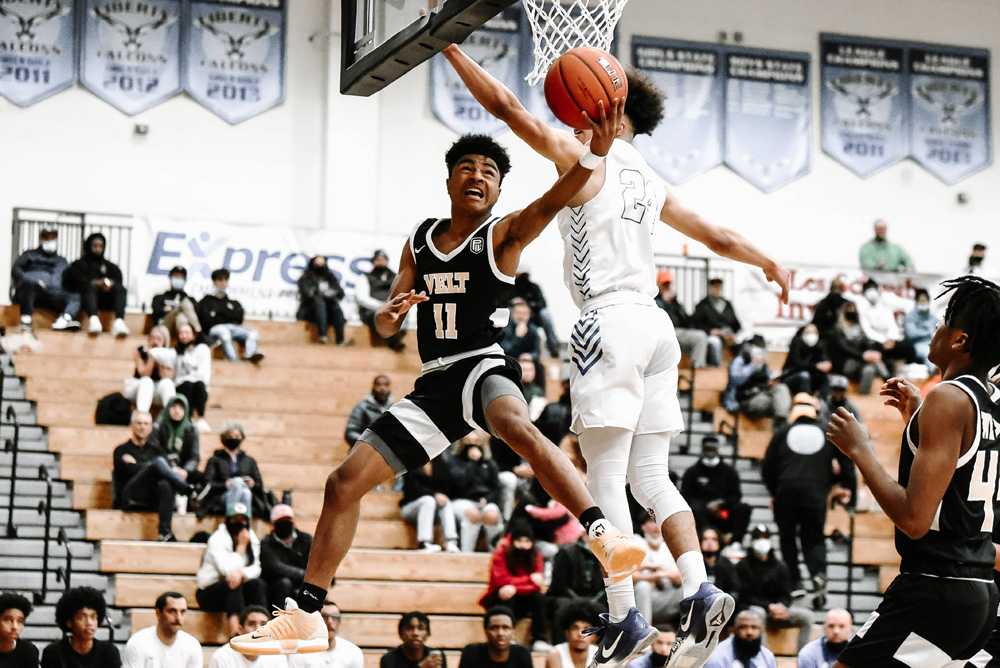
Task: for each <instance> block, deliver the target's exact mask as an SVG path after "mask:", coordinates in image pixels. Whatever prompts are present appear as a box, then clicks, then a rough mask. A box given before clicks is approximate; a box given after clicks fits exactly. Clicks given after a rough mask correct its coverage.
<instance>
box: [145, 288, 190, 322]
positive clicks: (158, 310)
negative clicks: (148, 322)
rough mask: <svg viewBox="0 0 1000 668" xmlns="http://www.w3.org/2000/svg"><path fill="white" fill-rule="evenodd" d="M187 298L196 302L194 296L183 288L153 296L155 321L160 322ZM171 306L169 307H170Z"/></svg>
mask: <svg viewBox="0 0 1000 668" xmlns="http://www.w3.org/2000/svg"><path fill="white" fill-rule="evenodd" d="M185 299H189V300H191V302H192V303H194V297H192V296H191V295H189V294H188V293H186V292H184V291H183V290H167V291H166V292H161V293H160V294H158V295H154V296H153V322H160V321H162V320H163V318H165V317H166V315H167V314H168V313H170V312H171V311H173V310H174V309H176V308H177V307H178V306H180V303H181V302H182V301H184V300H185ZM168 307H169V308H168Z"/></svg>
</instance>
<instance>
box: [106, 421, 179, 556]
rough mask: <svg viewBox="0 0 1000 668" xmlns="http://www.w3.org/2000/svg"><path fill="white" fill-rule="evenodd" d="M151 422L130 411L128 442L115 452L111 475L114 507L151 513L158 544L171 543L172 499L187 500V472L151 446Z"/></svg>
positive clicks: (163, 452)
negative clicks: (153, 511) (183, 498)
mask: <svg viewBox="0 0 1000 668" xmlns="http://www.w3.org/2000/svg"><path fill="white" fill-rule="evenodd" d="M152 431H153V418H152V416H150V414H149V413H143V412H141V411H134V412H133V413H132V419H131V421H130V422H129V440H127V441H125V442H124V443H122V444H121V445H119V446H118V447H117V448H115V451H114V455H113V460H112V461H113V470H112V474H111V481H112V490H113V496H114V500H115V505H116V506H117V507H119V508H121V509H122V510H126V511H143V510H155V511H156V512H157V515H158V517H159V524H158V526H159V538H158V539H157V540H159V541H161V542H171V543H172V542H174V541H176V540H177V539H176V538H175V537H174V532H173V531H172V530H171V523H172V522H173V517H174V506H175V504H176V499H175V497H176V495H178V494H180V495H182V496H189V495H190V494H191V486H190V485H189V484H188V483H187V482H185V478H186V477H187V471H185V470H184V469H182V468H181V467H179V466H177V465H176V464H171V463H170V461H169V460H168V458H167V453H166V452H165V451H164V450H163V449H162V448H160V446H158V445H156V444H155V443H151V442H149V441H150V438H149V437H150V434H151V433H152Z"/></svg>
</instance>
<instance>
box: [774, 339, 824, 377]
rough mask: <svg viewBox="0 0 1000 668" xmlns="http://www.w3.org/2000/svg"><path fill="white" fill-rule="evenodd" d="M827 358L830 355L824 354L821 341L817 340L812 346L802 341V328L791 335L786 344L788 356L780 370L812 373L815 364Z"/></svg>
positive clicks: (814, 369) (815, 370) (814, 371)
mask: <svg viewBox="0 0 1000 668" xmlns="http://www.w3.org/2000/svg"><path fill="white" fill-rule="evenodd" d="M829 360H830V357H829V356H828V355H827V354H826V345H825V344H824V343H823V341H819V342H818V343H817V344H816V345H814V346H812V347H809V346H807V345H806V344H805V343H804V342H803V341H802V330H801V329H800V330H799V331H798V332H796V333H795V336H794V337H792V341H791V343H789V344H788V356H787V357H786V358H785V366H784V367H783V368H782V371H783V372H784V373H786V374H788V373H798V372H802V371H805V372H806V373H809V374H814V373H816V372H817V369H816V365H817V364H819V363H820V362H827V361H829Z"/></svg>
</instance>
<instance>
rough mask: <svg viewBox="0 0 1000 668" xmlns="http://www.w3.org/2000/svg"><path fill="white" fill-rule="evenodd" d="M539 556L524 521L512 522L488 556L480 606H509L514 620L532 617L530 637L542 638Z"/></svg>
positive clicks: (542, 578) (543, 628) (529, 528)
mask: <svg viewBox="0 0 1000 668" xmlns="http://www.w3.org/2000/svg"><path fill="white" fill-rule="evenodd" d="M543 568H544V566H543V562H542V555H541V553H540V552H539V551H538V550H537V549H536V547H535V535H534V533H532V531H531V527H529V526H528V525H527V524H526V523H523V522H515V523H514V525H513V526H511V528H510V532H509V533H508V534H507V535H506V536H504V537H503V538H502V539H501V540H500V542H499V543H497V547H496V549H495V550H494V551H493V556H492V557H491V558H490V579H489V583H488V584H487V585H486V592H485V593H484V594H483V595H482V597H481V598H480V599H479V605H481V606H483V608H486V609H489V608H492V607H493V606H496V605H502V606H506V607H508V608H510V609H511V610H512V611H513V612H514V617H515V622H516V621H517V620H518V619H523V618H524V617H531V637H532V638H533V639H534V640H535V641H543V642H544V639H545V637H546V636H545V605H544V602H545V600H544V598H543V597H542V585H543V584H544V582H545V580H544V577H543V575H542V573H543Z"/></svg>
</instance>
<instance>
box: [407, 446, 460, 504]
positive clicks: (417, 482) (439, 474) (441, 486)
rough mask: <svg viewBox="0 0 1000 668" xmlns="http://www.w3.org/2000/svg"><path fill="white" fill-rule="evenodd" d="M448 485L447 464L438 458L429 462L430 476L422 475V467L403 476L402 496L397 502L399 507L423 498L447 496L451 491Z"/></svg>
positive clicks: (449, 482)
mask: <svg viewBox="0 0 1000 668" xmlns="http://www.w3.org/2000/svg"><path fill="white" fill-rule="evenodd" d="M450 484H451V481H450V480H449V477H448V469H447V464H445V462H444V460H443V458H440V457H439V458H437V459H435V460H434V461H433V462H431V474H430V475H427V474H426V473H424V469H423V467H421V468H418V469H414V470H412V471H407V473H406V475H405V476H403V496H402V498H401V499H400V500H399V507H400V508H402V507H403V506H405V505H406V504H408V503H410V502H411V501H416V500H417V499H419V498H421V497H424V496H434V495H435V494H444V495H448V494H449V493H450V491H451V490H450V489H449V486H450Z"/></svg>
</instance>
